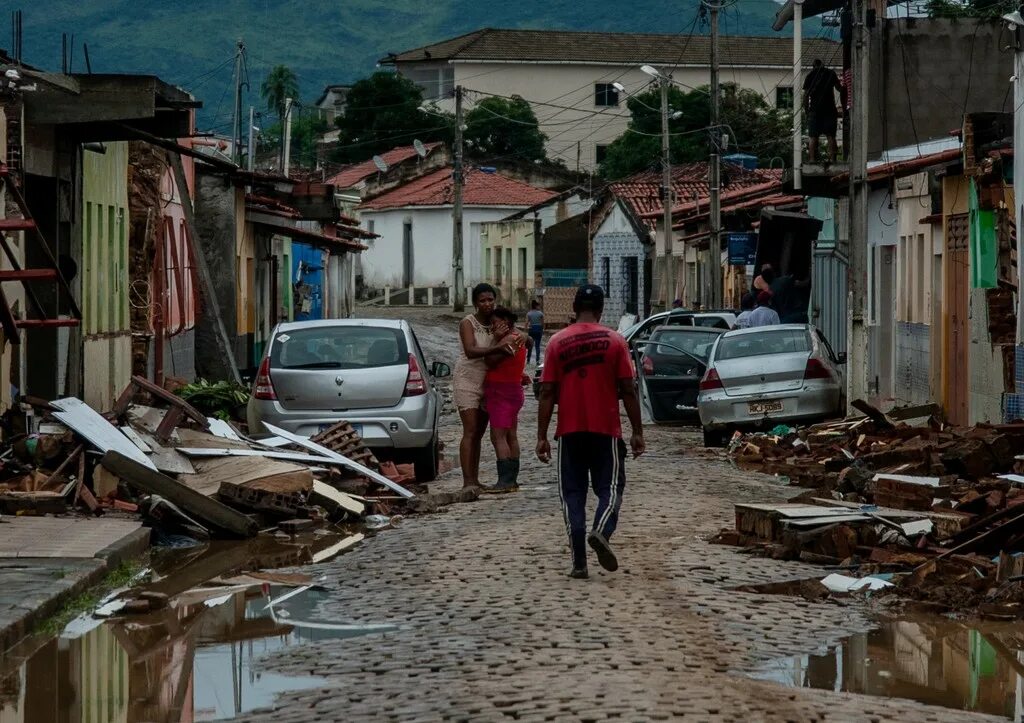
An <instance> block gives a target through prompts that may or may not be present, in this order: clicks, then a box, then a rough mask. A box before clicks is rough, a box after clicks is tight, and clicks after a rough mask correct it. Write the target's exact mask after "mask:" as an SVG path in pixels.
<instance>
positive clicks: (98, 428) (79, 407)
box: [50, 397, 156, 472]
mask: <svg viewBox="0 0 1024 723" xmlns="http://www.w3.org/2000/svg"><path fill="white" fill-rule="evenodd" d="M50 404H51V405H52V406H53V407H54V408H55V409H56V410H57V411H56V412H53V416H54V417H56V418H57V419H59V420H60V421H61V422H63V423H64V424H65V425H66V426H68V427H70V428H71V429H73V430H74V431H75V432H76V433H77V434H79V435H80V436H82V437H84V438H85V439H86V440H88V441H89V443H91V444H92V445H93V446H95V447H96V448H97V449H99V450H100V451H102V452H111V451H113V452H117V453H118V454H120V455H121V456H123V457H125V458H127V459H130V460H132V461H134V462H137V463H138V464H141V465H142V466H143V467H146V468H147V469H150V470H152V471H154V472H156V466H155V465H154V464H153V462H151V461H150V459H149V458H148V457H147V456H146V455H145V454H144V453H143V452H142V450H140V449H139V448H138V447H136V446H135V445H134V444H132V442H131V441H130V440H129V439H128V438H127V437H125V436H124V435H123V434H121V432H120V431H119V430H118V428H117V427H115V426H114V425H113V424H111V423H110V422H108V421H107V420H106V419H104V418H103V417H101V416H100V415H99V414H98V413H97V412H96V410H94V409H93V408H92V407H90V406H89V405H88V404H86V403H85V402H83V401H82V400H81V399H76V398H75V397H65V398H64V399H57V400H54V401H52V402H50Z"/></svg>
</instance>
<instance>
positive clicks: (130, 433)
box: [120, 424, 153, 454]
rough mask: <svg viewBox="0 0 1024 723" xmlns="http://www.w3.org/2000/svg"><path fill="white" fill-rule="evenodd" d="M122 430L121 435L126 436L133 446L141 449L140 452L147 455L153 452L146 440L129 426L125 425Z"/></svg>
mask: <svg viewBox="0 0 1024 723" xmlns="http://www.w3.org/2000/svg"><path fill="white" fill-rule="evenodd" d="M120 430H121V433H122V434H124V436H126V437H127V438H128V439H130V440H131V441H132V444H134V445H135V446H136V447H138V448H139V451H141V452H144V453H146V454H149V453H150V452H152V451H153V448H152V447H150V446H149V445H148V444H147V443H146V440H144V439H143V438H142V437H140V436H139V434H138V432H136V431H135V430H134V429H132V428H131V427H129V426H128V425H127V424H126V425H124V426H123V427H120Z"/></svg>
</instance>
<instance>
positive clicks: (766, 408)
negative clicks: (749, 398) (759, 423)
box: [747, 400, 782, 414]
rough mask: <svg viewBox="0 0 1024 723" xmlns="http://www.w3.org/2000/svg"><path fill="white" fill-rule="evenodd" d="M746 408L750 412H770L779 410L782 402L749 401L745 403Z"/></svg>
mask: <svg viewBox="0 0 1024 723" xmlns="http://www.w3.org/2000/svg"><path fill="white" fill-rule="evenodd" d="M747 409H748V410H749V411H750V413H751V414H770V413H772V412H781V411H782V402H781V401H778V400H776V401H774V402H749V403H748V404H747Z"/></svg>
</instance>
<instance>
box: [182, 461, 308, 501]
mask: <svg viewBox="0 0 1024 723" xmlns="http://www.w3.org/2000/svg"><path fill="white" fill-rule="evenodd" d="M178 481H179V482H182V483H184V484H187V485H188V486H189V487H191V488H192V489H194V490H196V491H198V492H202V493H203V494H206V495H211V494H216V492H217V490H219V489H220V485H221V483H222V482H230V483H232V484H235V485H238V486H240V487H248V488H252V489H259V490H262V491H265V492H274V493H277V494H284V495H290V494H296V493H299V492H301V493H308V492H309V491H310V490H312V489H313V473H312V472H310V470H309V468H308V467H304V466H302V465H297V464H290V463H288V462H281V461H279V460H275V459H266V458H260V457H217V458H213V459H200V460H197V461H196V462H195V474H193V475H183V476H182V477H180V478H179V480H178Z"/></svg>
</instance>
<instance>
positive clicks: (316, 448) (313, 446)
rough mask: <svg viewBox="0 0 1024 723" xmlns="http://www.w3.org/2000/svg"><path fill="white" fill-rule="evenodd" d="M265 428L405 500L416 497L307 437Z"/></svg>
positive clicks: (363, 466) (272, 426)
mask: <svg viewBox="0 0 1024 723" xmlns="http://www.w3.org/2000/svg"><path fill="white" fill-rule="evenodd" d="M263 426H264V427H266V429H267V431H268V432H270V433H271V434H274V435H277V436H278V437H283V438H284V439H287V440H290V441H292V442H294V443H295V444H297V445H299V446H300V447H305V448H306V449H308V450H310V451H311V452H316V453H317V454H319V455H322V456H323V457H326V458H327V459H330V460H332V461H334V462H337V463H339V464H342V465H344V466H345V467H348V468H349V469H351V470H355V471H356V472H358V473H359V474H361V475H363V476H364V477H369V478H370V479H371V480H373V481H374V482H379V483H380V484H382V485H384V486H385V487H387V488H388V489H389V490H391V491H393V492H396V493H398V494H400V495H401V496H402V497H405V498H409V497H415V495H414V494H413V493H412V492H410V491H409V490H407V489H406V488H405V487H403V486H402V485H400V484H398V483H396V482H392V481H391V480H389V479H388V478H387V477H385V476H384V475H382V474H380V473H379V472H374V471H373V470H372V469H370V468H369V467H367V466H365V465H362V464H359V463H358V462H353V461H352V460H350V459H348V458H347V457H344V456H342V455H340V454H338V453H337V452H332V451H331V450H329V449H327V448H326V447H323V446H321V445H319V444H317V443H316V442H311V441H310V440H308V439H306V438H305V437H301V436H299V435H297V434H292V433H291V432H289V431H287V430H284V429H281V428H280V427H275V426H274V425H273V424H268V423H266V422H264V423H263Z"/></svg>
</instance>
